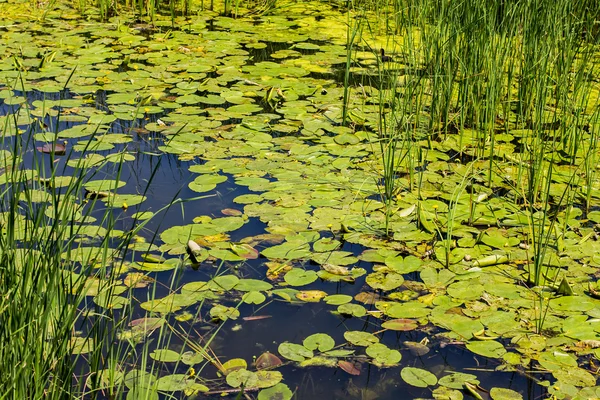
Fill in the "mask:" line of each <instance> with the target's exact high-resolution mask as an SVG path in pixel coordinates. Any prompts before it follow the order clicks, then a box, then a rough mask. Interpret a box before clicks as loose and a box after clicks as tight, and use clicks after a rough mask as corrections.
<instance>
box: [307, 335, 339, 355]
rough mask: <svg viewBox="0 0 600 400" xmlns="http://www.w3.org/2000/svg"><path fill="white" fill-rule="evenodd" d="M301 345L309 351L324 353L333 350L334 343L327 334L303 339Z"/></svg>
mask: <svg viewBox="0 0 600 400" xmlns="http://www.w3.org/2000/svg"><path fill="white" fill-rule="evenodd" d="M302 344H303V345H304V347H306V348H307V349H309V350H319V351H320V352H324V351H328V350H331V349H333V347H334V346H335V341H334V340H333V339H332V338H331V336H329V335H327V334H324V333H315V334H313V335H310V336H309V337H307V338H306V339H304V341H303V342H302Z"/></svg>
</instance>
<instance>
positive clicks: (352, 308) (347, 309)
mask: <svg viewBox="0 0 600 400" xmlns="http://www.w3.org/2000/svg"><path fill="white" fill-rule="evenodd" d="M337 312H338V313H340V314H342V315H344V316H351V317H357V318H361V317H364V316H365V315H367V309H366V308H364V307H363V306H361V305H360V304H350V303H349V304H342V305H341V306H339V307H338V308H337Z"/></svg>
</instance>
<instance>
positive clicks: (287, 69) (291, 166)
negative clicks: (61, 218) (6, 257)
mask: <svg viewBox="0 0 600 400" xmlns="http://www.w3.org/2000/svg"><path fill="white" fill-rule="evenodd" d="M279 11H280V13H275V14H273V15H264V16H261V15H255V16H251V17H245V18H237V19H235V18H230V17H223V16H219V15H218V13H216V12H208V11H205V12H202V13H199V14H198V15H197V16H193V17H177V18H175V19H174V20H173V21H172V20H170V19H161V18H158V19H157V20H156V21H155V23H154V24H139V23H137V22H135V21H134V19H133V16H128V15H123V16H120V17H113V18H111V19H110V21H108V22H95V19H94V18H88V19H85V18H84V17H82V16H81V15H79V14H78V13H77V12H76V11H74V10H71V9H69V8H67V7H64V6H60V5H59V6H57V7H56V9H55V10H53V11H52V12H51V13H50V14H49V15H48V16H47V17H46V18H45V19H44V20H35V19H34V20H31V19H21V18H19V16H18V15H14V16H13V15H11V17H10V20H9V19H7V20H6V21H5V23H4V24H3V25H2V26H1V27H0V31H1V33H2V40H1V41H0V50H1V51H2V52H3V54H4V57H3V58H2V60H1V61H0V77H1V78H2V79H1V81H2V82H3V83H4V86H3V87H2V89H1V90H0V99H2V101H3V104H2V108H1V112H2V117H1V119H0V123H1V125H2V126H3V142H2V143H3V146H4V147H3V148H4V152H3V153H2V154H1V157H0V160H2V165H3V170H2V174H0V183H2V184H3V185H4V187H5V188H10V187H11V185H25V186H28V187H31V188H32V190H33V192H35V196H36V197H35V198H33V200H29V201H28V202H23V203H22V205H25V206H29V207H32V206H33V207H40V208H41V209H44V210H46V211H45V212H46V215H48V217H49V218H50V219H51V218H52V215H53V214H52V212H51V211H49V210H50V209H49V208H48V209H46V208H44V207H49V204H63V203H68V204H70V205H71V206H72V207H73V210H76V211H74V212H73V220H72V221H71V223H72V224H73V226H75V227H77V228H76V229H75V231H76V232H78V233H77V234H76V235H75V240H74V242H73V243H72V248H73V254H72V255H65V256H64V259H65V269H68V267H67V266H68V265H71V264H70V263H71V261H73V263H72V268H73V269H72V270H70V272H69V273H71V274H72V275H73V276H78V275H77V274H78V273H81V272H82V271H84V270H85V268H82V266H83V267H85V266H86V265H91V264H95V267H96V268H97V271H98V272H97V273H95V272H92V273H91V274H92V276H89V277H84V278H85V279H88V282H89V284H88V285H86V287H85V288H84V290H86V291H87V292H86V293H85V294H87V296H86V299H85V301H84V302H83V303H82V304H81V305H80V308H81V309H82V310H90V314H87V316H86V317H85V318H84V317H81V318H80V320H78V321H77V323H76V324H75V330H74V335H75V336H76V337H77V338H83V337H85V336H86V335H92V334H93V331H94V329H96V328H95V327H96V326H97V324H101V323H102V322H101V321H102V320H103V319H104V318H108V317H110V320H111V322H110V323H109V324H108V327H107V328H106V329H107V331H106V332H105V334H106V343H104V345H103V346H102V349H101V353H102V354H104V355H105V356H106V359H105V360H108V361H103V364H102V363H101V364H100V365H98V364H96V365H94V364H93V363H92V362H91V361H90V360H96V359H95V358H94V357H91V356H90V355H89V354H90V353H91V351H92V349H91V347H90V346H88V343H87V342H85V341H84V340H74V341H73V343H75V346H74V348H73V353H74V354H75V355H74V356H73V357H74V360H75V361H74V362H76V363H77V366H78V374H79V375H78V379H76V381H77V382H79V381H80V379H79V378H88V377H90V376H96V377H98V376H102V378H101V379H100V378H93V379H90V382H91V383H89V382H88V384H87V389H86V390H90V391H91V390H94V391H95V392H94V393H95V394H94V395H97V396H99V397H100V398H114V396H116V397H118V396H121V395H123V396H127V398H128V399H129V398H132V399H133V398H157V397H158V398H164V399H167V398H187V397H195V396H198V397H208V398H215V399H216V398H221V397H223V396H230V397H231V398H244V396H245V398H255V397H256V396H258V399H263V400H264V399H288V398H290V396H291V393H295V397H294V398H296V399H332V398H336V399H337V398H356V399H398V398H401V399H413V398H414V399H416V398H432V397H433V398H436V399H461V398H463V397H469V396H471V397H473V398H484V399H491V398H493V399H518V398H527V399H538V398H546V397H548V396H550V395H551V394H554V395H556V396H558V397H557V398H594V397H597V396H596V394H600V390H598V389H597V386H596V379H597V368H596V365H597V357H598V356H600V352H599V351H598V347H600V346H599V345H598V343H600V336H599V334H598V332H599V331H600V326H599V325H598V323H597V322H598V318H600V301H599V300H598V299H597V296H596V293H595V290H594V288H595V285H596V283H595V281H596V276H597V275H596V274H597V267H598V266H600V256H599V255H598V254H599V253H598V251H600V245H599V242H598V241H597V236H598V234H597V233H596V231H597V226H596V224H597V223H600V212H598V211H597V210H596V207H597V199H598V198H599V197H600V186H599V184H598V181H597V179H596V177H595V174H594V173H592V172H589V171H588V170H586V171H585V173H584V172H582V169H583V168H579V167H576V166H575V165H574V163H573V162H569V160H579V161H581V160H582V159H585V162H586V163H591V164H592V167H591V170H594V171H595V168H596V167H595V164H594V160H595V157H596V155H597V149H596V148H595V145H593V144H592V143H593V140H592V139H594V138H595V136H594V135H595V130H596V129H597V126H598V124H597V116H594V115H595V114H594V112H593V110H592V111H590V112H587V111H586V112H584V113H583V114H582V116H581V120H579V123H578V125H577V124H576V126H579V127H580V128H581V132H579V134H581V135H582V137H583V138H582V139H581V143H579V142H578V143H579V148H578V150H575V151H574V152H573V157H572V159H571V158H569V154H566V152H567V150H568V148H567V145H566V144H565V147H564V148H560V149H558V150H557V154H561V157H562V159H561V160H562V161H561V162H556V163H554V164H550V165H549V167H548V166H547V165H546V164H544V163H548V160H545V161H544V160H543V161H541V163H542V164H540V165H542V167H541V168H542V169H543V168H544V167H548V168H549V169H548V170H549V171H550V172H549V173H547V174H546V176H548V174H549V175H550V176H552V178H550V177H548V179H547V181H544V182H547V185H548V186H547V187H546V189H547V191H546V194H545V195H543V196H540V197H539V198H537V199H536V200H537V201H538V202H540V204H542V203H543V202H544V201H545V203H543V204H546V205H547V207H546V208H544V206H543V205H539V204H537V203H536V204H535V205H534V206H532V207H533V208H527V207H526V206H525V205H524V202H525V201H524V200H523V197H524V196H522V195H521V194H522V193H521V192H519V190H520V186H519V185H523V182H524V181H526V178H527V172H528V171H529V169H528V168H529V166H530V165H532V164H533V163H534V161H535V160H533V156H531V155H530V154H529V153H528V149H529V148H530V146H531V147H533V146H534V144H535V142H534V141H533V140H532V139H531V138H532V137H533V135H534V133H535V129H534V128H531V127H529V128H528V127H524V126H522V125H518V124H517V123H514V121H513V122H510V123H509V122H505V123H504V130H498V129H497V130H496V131H493V134H494V135H495V136H494V139H493V142H492V143H493V144H490V142H489V137H488V138H486V137H484V136H481V135H480V133H479V132H476V131H475V130H473V129H470V128H461V129H458V128H456V127H455V126H453V129H449V130H446V131H445V132H444V133H443V134H441V133H440V132H433V131H432V130H431V129H429V128H430V127H431V126H433V125H432V123H431V121H430V120H428V119H427V113H428V112H429V111H431V109H432V108H430V107H429V106H427V105H423V108H422V110H420V111H419V113H422V114H423V115H424V116H423V118H424V121H422V120H419V118H415V119H413V120H412V122H407V121H408V120H402V118H399V119H397V120H393V124H396V125H394V126H396V127H395V128H393V129H391V130H392V131H394V132H395V131H396V130H401V127H402V126H404V127H406V126H410V127H411V128H410V130H411V132H410V135H409V134H407V135H406V136H403V137H398V138H397V139H396V142H397V143H400V144H398V151H397V152H396V153H395V154H394V153H392V154H391V156H389V153H388V151H389V148H390V146H392V144H391V143H392V142H390V141H388V139H389V135H391V134H389V135H388V136H386V134H385V132H384V133H382V128H381V126H382V124H384V123H385V122H382V119H383V120H385V119H386V118H388V117H387V116H388V114H390V113H391V112H390V109H389V104H388V102H389V101H391V102H392V103H393V102H394V101H399V102H401V101H402V100H401V99H402V98H403V96H410V95H411V93H409V92H400V91H398V92H397V90H404V89H393V90H392V92H393V93H392V94H391V98H392V99H393V100H389V98H387V97H386V99H387V100H386V99H384V97H385V96H390V95H389V94H385V96H384V95H382V93H384V92H386V91H389V90H390V89H389V85H392V84H393V85H396V83H397V81H398V78H399V77H402V82H403V84H398V87H403V88H406V87H408V86H410V83H409V84H407V83H406V82H411V79H417V80H418V77H419V76H422V75H423V74H427V69H426V67H423V66H422V65H420V66H418V67H417V66H414V65H409V64H408V63H407V64H400V62H399V61H393V62H390V63H387V64H384V63H382V62H381V60H379V59H378V51H376V50H373V49H377V48H378V47H376V45H377V46H379V45H380V44H381V43H382V42H381V40H382V39H381V34H379V36H377V35H376V36H377V38H376V40H375V41H374V42H372V43H370V42H369V41H368V40H366V39H365V42H364V43H360V44H358V45H355V48H354V53H352V58H351V61H350V62H349V66H350V67H351V71H352V73H351V74H350V75H349V76H348V83H349V84H350V87H351V90H350V91H349V92H345V91H344V80H345V71H346V69H345V67H346V63H347V54H348V53H347V51H346V46H347V42H346V41H347V29H348V22H347V21H348V20H347V15H346V14H345V13H344V11H342V10H338V9H336V8H333V7H331V6H330V5H326V4H323V3H299V4H289V5H288V6H287V7H286V8H282V9H281V10H279ZM91 16H92V17H93V15H91ZM132 21H134V22H132ZM377 29H380V28H377ZM383 37H385V34H384V35H383ZM395 57H396V58H397V59H400V55H395ZM594 68H595V67H594ZM382 71H384V73H382ZM406 71H412V72H413V73H412V74H409V73H407V72H406ZM423 71H425V72H423ZM431 79H433V78H431ZM590 85H592V84H591V83H590ZM593 85H595V86H597V82H596V83H594V84H593ZM596 89H597V88H594V89H593V90H596ZM406 90H408V89H406ZM414 93H416V92H414ZM414 93H412V94H414ZM423 93H424V92H422V93H421V95H423ZM594 93H595V92H594ZM429 95H430V94H426V95H424V96H425V98H428V97H427V96H429ZM382 96H384V97H382ZM344 99H346V100H347V110H349V113H348V118H349V121H350V122H349V123H347V124H343V115H344V107H343V104H344ZM596 100H597V98H596ZM584 108H585V107H584ZM411 112H412V111H411ZM392 114H393V113H392ZM508 114H509V112H508V111H507V115H504V116H503V118H504V120H505V121H509V120H510V121H512V120H511V115H508ZM382 116H383V117H382ZM504 120H503V121H504ZM549 122H552V121H547V120H544V124H548V123H549ZM387 123H388V124H389V123H391V122H390V121H388V122H387ZM561 123H562V124H566V123H567V121H565V120H563V121H562V122H561V121H559V123H558V126H562V125H561ZM511 124H512V125H511ZM529 124H530V125H531V123H529ZM552 126H554V125H552V124H549V125H544V126H543V127H542V126H541V125H538V128H537V132H538V133H539V132H542V133H543V134H544V135H546V136H552V135H555V133H554V132H555V131H557V128H552ZM584 126H585V129H584ZM407 129H408V128H407ZM561 132H563V133H564V132H565V131H561ZM530 134H531V135H530ZM565 136H566V133H565ZM386 137H387V138H388V139H386ZM548 142H549V141H548ZM556 142H559V140H556ZM481 143H483V145H481ZM563 143H567V140H566V139H565V140H563ZM582 143H583V144H582ZM44 146H45V147H44ZM490 146H495V147H492V148H490ZM576 147H577V146H576ZM561 152H562V153H561ZM582 152H584V153H585V156H582V155H581V153H582ZM15 153H18V154H19V156H20V158H19V159H15V158H14V156H15ZM527 154H529V155H527ZM495 155H496V157H494V156H495ZM386 157H391V160H392V164H393V165H394V166H395V169H394V171H393V173H392V178H389V177H387V178H385V177H384V175H383V174H384V173H385V168H384V165H383V161H385V160H386ZM409 160H410V161H409ZM491 161H493V162H491ZM388 162H389V158H388ZM586 165H588V164H586ZM15 166H17V167H19V168H22V169H24V170H30V169H31V170H33V172H30V173H29V174H30V175H28V176H29V180H25V181H20V182H15V181H13V180H12V178H11V175H10V174H9V171H10V170H11V168H12V167H15ZM492 166H493V167H492ZM496 167H497V168H498V169H493V168H496ZM73 176H75V177H77V176H80V177H81V180H82V186H81V187H78V188H77V190H76V191H75V192H73V191H72V186H71V184H72V180H71V178H72V177H73ZM386 179H387V181H389V179H392V180H393V181H394V188H393V191H392V192H390V193H386V192H385V188H384V185H385V184H386ZM575 179H578V180H577V181H575ZM544 184H545V183H544ZM571 187H573V188H574V189H572V190H573V195H572V196H571V195H568V198H567V200H566V201H563V196H564V195H563V193H565V191H568V190H571V189H570V188H571ZM576 188H579V189H576ZM577 190H580V191H577ZM33 192H32V193H33ZM53 196H57V197H56V198H59V199H60V201H57V200H52V197H53ZM586 199H587V200H586ZM7 201H8V200H5V201H3V203H2V205H3V210H2V211H3V214H5V213H7V212H9V210H10V208H9V205H8V203H7ZM48 212H50V214H48ZM544 212H546V213H544ZM25 214H26V213H25ZM3 218H5V217H3ZM535 229H539V230H540V231H541V232H542V236H540V237H541V238H543V239H544V240H546V241H545V242H544V243H545V244H546V245H547V246H546V247H547V248H548V251H547V252H546V253H543V252H540V253H535V251H536V249H537V247H534V239H536V238H537V237H536V236H535V232H536V231H535ZM128 233H130V234H131V235H130V236H127V234H128ZM124 236H125V237H126V240H125V242H124V239H123V237H124ZM107 237H108V238H109V240H108V241H105V239H106V238H107ZM536 240H537V239H536ZM539 242H540V241H539V240H538V242H537V243H539ZM550 242H552V243H551V244H549V243H550ZM103 243H104V244H103ZM123 243H125V246H124V247H123ZM15 247H17V248H25V249H26V248H27V242H26V241H19V240H17V242H16V243H15ZM107 249H108V255H107V254H106V253H105V252H107ZM113 250H114V251H113ZM148 257H150V259H149V258H148ZM535 257H538V258H540V257H541V258H542V259H543V262H542V261H540V262H539V264H535V265H538V268H542V266H543V269H544V272H543V276H544V277H543V279H542V281H541V282H535V283H534V282H533V281H532V280H531V274H530V272H531V271H533V268H534V267H533V265H534V262H533V261H532V260H534V259H535ZM549 289H552V290H549ZM92 310H93V313H92ZM542 320H543V323H542V324H539V323H538V322H539V321H542ZM267 353H270V354H271V355H274V356H275V358H269V359H268V360H269V362H268V363H267V362H266V361H265V360H266V359H267V356H265V354H267ZM261 355H262V356H261ZM257 360H258V362H257ZM94 362H96V361H94ZM265 363H266V364H265ZM115 365H116V366H115ZM111 366H112V367H111ZM265 366H268V367H269V368H265ZM94 368H96V369H97V370H102V372H101V373H96V372H94V374H91V375H90V372H91V371H95V370H94ZM109 371H112V372H109ZM108 375H110V376H112V377H113V380H112V381H110V382H109V378H107V376H108ZM94 379H95V380H94ZM82 380H85V379H82ZM477 385H479V386H477ZM240 388H242V389H244V392H243V393H242V394H240V393H241V392H240ZM114 393H117V394H114ZM136 396H137V397H136ZM477 396H479V397H477Z"/></svg>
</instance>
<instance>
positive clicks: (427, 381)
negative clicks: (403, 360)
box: [400, 367, 438, 388]
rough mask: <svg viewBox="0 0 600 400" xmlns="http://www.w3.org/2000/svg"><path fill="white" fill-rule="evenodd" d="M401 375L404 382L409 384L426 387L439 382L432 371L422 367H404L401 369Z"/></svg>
mask: <svg viewBox="0 0 600 400" xmlns="http://www.w3.org/2000/svg"><path fill="white" fill-rule="evenodd" d="M400 376H401V377H402V379H403V380H404V382H406V383H408V384H409V385H412V386H416V387H421V388H425V387H427V386H433V385H435V384H436V383H437V381H438V380H437V378H436V377H435V375H433V374H432V373H431V372H429V371H426V370H424V369H421V368H414V367H404V368H402V371H400Z"/></svg>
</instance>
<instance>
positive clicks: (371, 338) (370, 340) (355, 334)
mask: <svg viewBox="0 0 600 400" xmlns="http://www.w3.org/2000/svg"><path fill="white" fill-rule="evenodd" d="M344 339H346V340H347V341H348V342H350V343H352V344H353V345H355V346H364V347H367V346H370V345H372V344H374V343H378V342H379V339H378V338H377V336H375V335H373V334H372V333H368V332H362V331H347V332H344Z"/></svg>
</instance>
